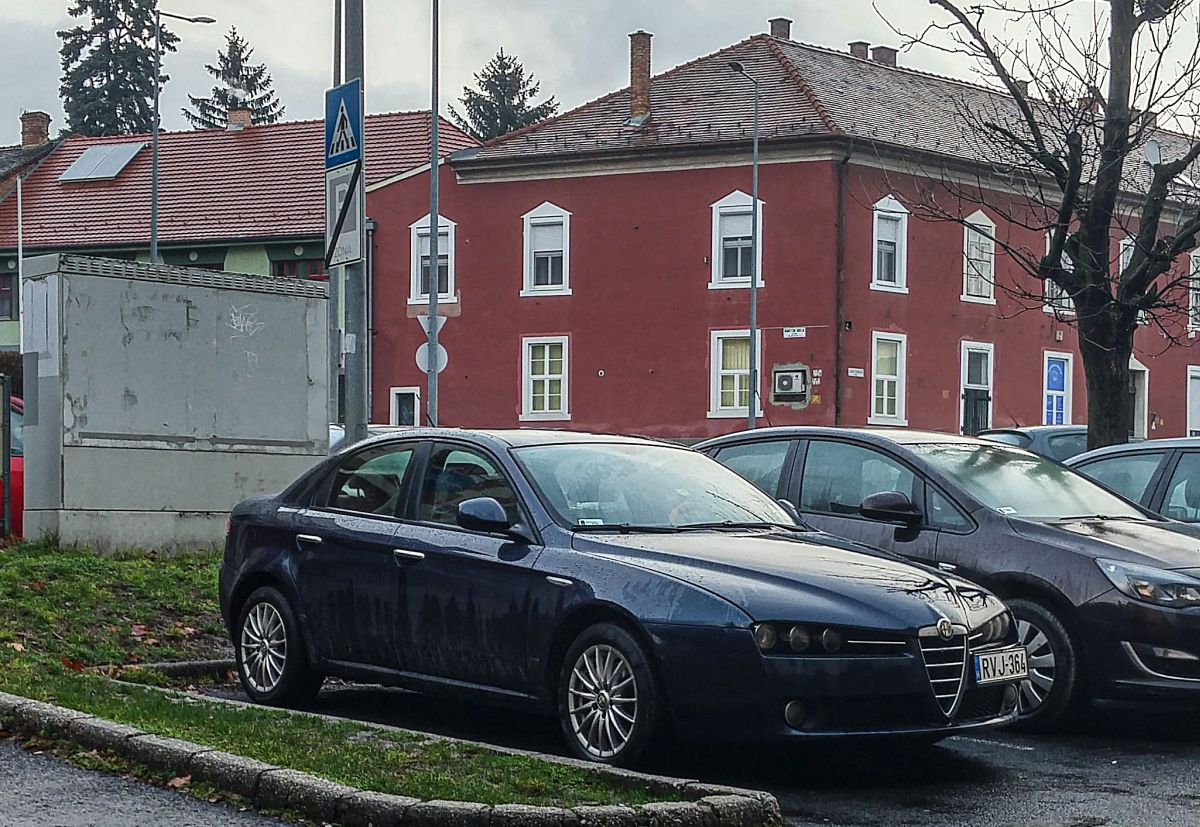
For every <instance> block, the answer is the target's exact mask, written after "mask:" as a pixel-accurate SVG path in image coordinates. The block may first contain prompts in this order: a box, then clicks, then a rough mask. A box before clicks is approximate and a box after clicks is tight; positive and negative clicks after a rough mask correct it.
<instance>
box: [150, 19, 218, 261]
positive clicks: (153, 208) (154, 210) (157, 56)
mask: <svg viewBox="0 0 1200 827" xmlns="http://www.w3.org/2000/svg"><path fill="white" fill-rule="evenodd" d="M164 17H170V18H172V19H174V20H182V21H183V22H185V23H216V22H217V21H216V18H213V17H205V16H203V15H201V16H199V17H185V16H184V15H182V14H171V13H170V12H168V11H160V10H159V8H158V4H157V3H155V4H154V131H153V133H152V134H151V136H150V263H151V264H158V263H159V262H158V94H159V92H160V91H161V89H160V88H159V81H158V78H159V76H160V75H161V74H162V39H161V37H160V35H159V33H160V32H161V31H162V18H164Z"/></svg>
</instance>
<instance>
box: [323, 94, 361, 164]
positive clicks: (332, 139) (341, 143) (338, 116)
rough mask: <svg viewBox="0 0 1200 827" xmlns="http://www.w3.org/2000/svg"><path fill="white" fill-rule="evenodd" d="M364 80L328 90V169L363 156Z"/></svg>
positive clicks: (326, 134)
mask: <svg viewBox="0 0 1200 827" xmlns="http://www.w3.org/2000/svg"><path fill="white" fill-rule="evenodd" d="M362 133H363V118H362V81H361V80H360V79H355V80H352V81H350V82H349V83H344V84H342V85H341V86H335V87H334V88H333V89H329V90H328V91H326V92H325V169H335V168H337V167H340V166H345V165H346V164H353V163H356V162H357V161H359V160H361V159H362Z"/></svg>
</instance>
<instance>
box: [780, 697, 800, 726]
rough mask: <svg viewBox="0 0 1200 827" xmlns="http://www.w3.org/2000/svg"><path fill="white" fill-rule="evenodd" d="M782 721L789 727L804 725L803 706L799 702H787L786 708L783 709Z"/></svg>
mask: <svg viewBox="0 0 1200 827" xmlns="http://www.w3.org/2000/svg"><path fill="white" fill-rule="evenodd" d="M783 719H784V720H785V721H787V724H788V726H790V727H798V726H800V725H801V724H802V723H804V704H803V703H801V702H800V701H788V704H787V706H785V707H784V708H783Z"/></svg>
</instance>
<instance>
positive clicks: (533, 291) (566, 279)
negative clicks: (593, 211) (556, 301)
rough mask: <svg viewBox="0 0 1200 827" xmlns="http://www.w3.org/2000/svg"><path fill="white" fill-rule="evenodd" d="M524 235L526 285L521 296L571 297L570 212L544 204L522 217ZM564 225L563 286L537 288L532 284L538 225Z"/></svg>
mask: <svg viewBox="0 0 1200 827" xmlns="http://www.w3.org/2000/svg"><path fill="white" fill-rule="evenodd" d="M521 224H522V227H523V233H524V239H525V241H524V245H523V251H522V255H523V260H524V266H523V268H522V269H523V271H524V274H525V276H524V283H523V285H522V287H521V295H522V296H569V295H571V213H569V212H567V211H566V210H564V209H563V208H562V207H559V206H557V205H556V204H552V203H550V202H549V201H543V202H542V203H541V204H539V205H538V206H536V207H534V208H533V209H532V210H530V211H529V212H527V213H525V214H524V215H523V216H521ZM547 224H561V225H562V243H563V250H562V277H563V280H562V284H553V285H546V286H538V285H535V284H534V283H533V273H534V266H533V264H534V262H533V254H534V250H533V228H534V227H535V226H538V225H547Z"/></svg>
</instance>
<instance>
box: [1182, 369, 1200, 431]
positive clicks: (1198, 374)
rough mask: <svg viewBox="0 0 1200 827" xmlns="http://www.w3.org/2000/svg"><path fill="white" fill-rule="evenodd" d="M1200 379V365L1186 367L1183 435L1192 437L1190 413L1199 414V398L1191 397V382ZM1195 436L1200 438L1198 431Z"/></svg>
mask: <svg viewBox="0 0 1200 827" xmlns="http://www.w3.org/2000/svg"><path fill="white" fill-rule="evenodd" d="M1193 379H1200V365H1188V366H1187V419H1186V420H1185V421H1184V423H1183V435H1184V436H1193V434H1192V413H1193V412H1197V413H1200V398H1197V397H1193V396H1192V380H1193ZM1195 436H1200V431H1197V433H1196V434H1195Z"/></svg>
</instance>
